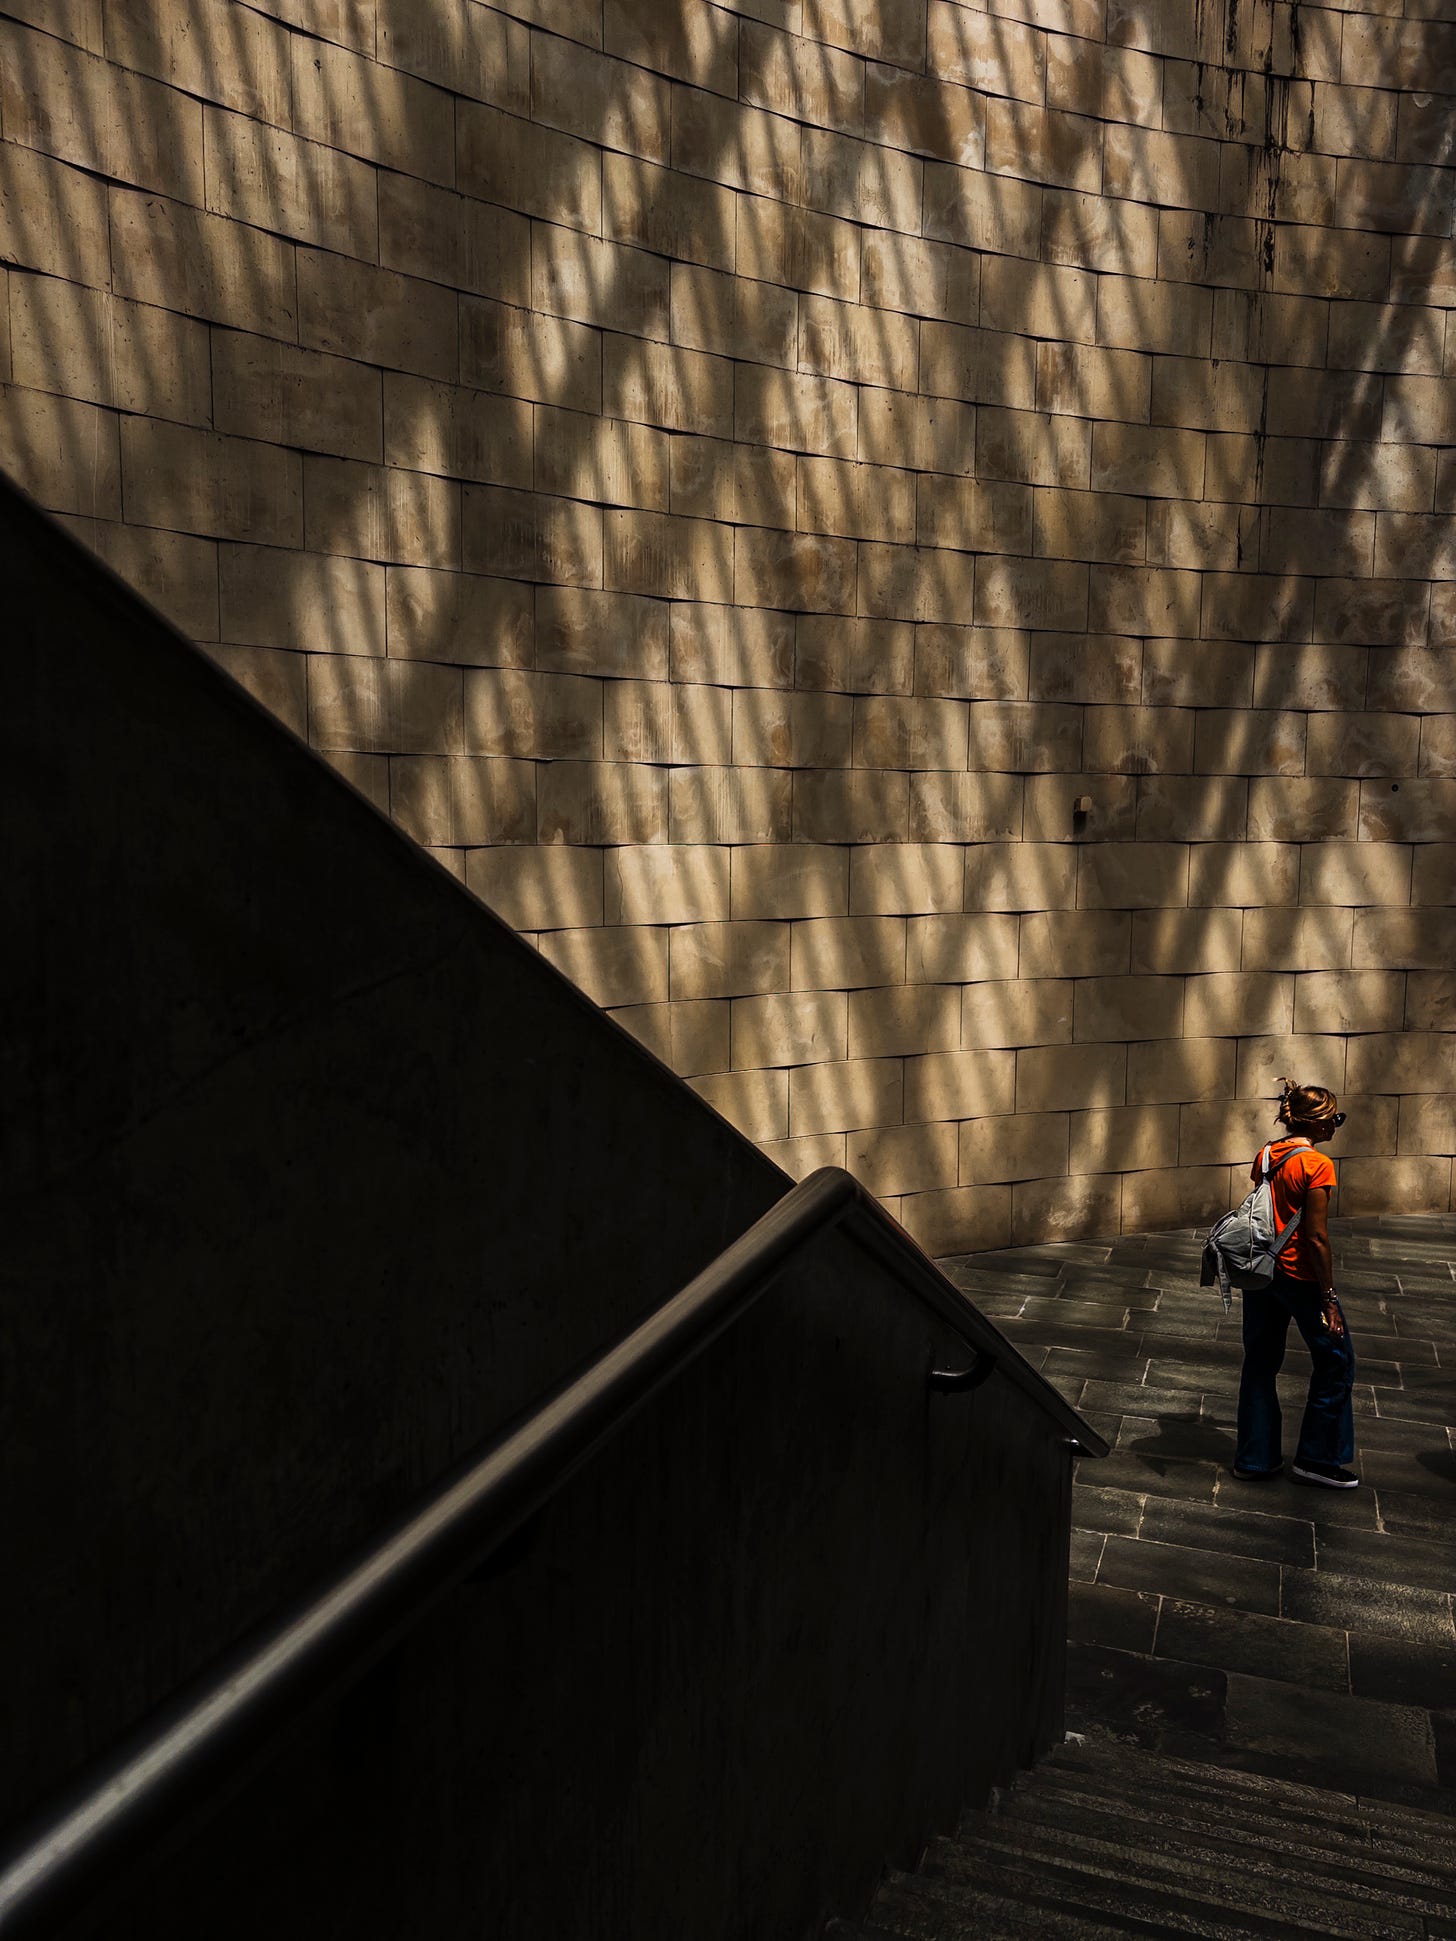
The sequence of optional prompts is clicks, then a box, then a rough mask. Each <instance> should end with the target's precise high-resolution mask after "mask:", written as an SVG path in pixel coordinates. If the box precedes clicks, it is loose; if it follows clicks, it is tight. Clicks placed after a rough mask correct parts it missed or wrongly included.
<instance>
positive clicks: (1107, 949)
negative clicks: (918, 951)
mask: <svg viewBox="0 0 1456 1941" xmlns="http://www.w3.org/2000/svg"><path fill="white" fill-rule="evenodd" d="M1131 923H1132V919H1131V917H1130V916H1129V915H1128V914H1127V912H1126V911H1123V910H1050V911H1041V910H1031V911H1028V912H1027V913H1026V915H1025V916H1023V917H1022V918H1021V933H1020V973H1021V975H1022V976H1023V977H1116V976H1120V975H1121V974H1123V973H1124V972H1126V971H1127V969H1128V968H1129V961H1130V960H1129V949H1130V945H1129V937H1130V927H1131ZM912 961H913V959H912Z"/></svg>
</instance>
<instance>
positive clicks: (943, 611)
mask: <svg viewBox="0 0 1456 1941" xmlns="http://www.w3.org/2000/svg"><path fill="white" fill-rule="evenodd" d="M977 563H978V562H977V561H976V559H974V558H972V556H971V555H970V554H968V553H951V552H935V551H932V550H928V549H926V550H921V549H917V548H915V547H912V546H882V545H877V544H874V543H873V542H871V541H862V542H861V544H860V548H859V584H858V603H859V611H860V612H861V613H862V614H868V615H870V616H871V617H873V618H875V619H880V620H923V621H934V622H938V623H939V622H960V621H964V620H966V619H968V618H970V616H971V615H972V614H973V613H974V612H975V611H976V608H975V605H974V597H973V596H974V589H975V586H976V567H977ZM979 563H980V564H981V565H982V566H985V567H989V566H990V565H991V564H993V562H991V561H988V560H981V561H980V562H979Z"/></svg>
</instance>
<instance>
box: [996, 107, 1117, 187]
mask: <svg viewBox="0 0 1456 1941" xmlns="http://www.w3.org/2000/svg"><path fill="white" fill-rule="evenodd" d="M1102 166H1103V164H1102V130H1101V127H1100V126H1099V124H1098V123H1097V122H1095V121H1092V120H1089V119H1088V118H1086V117H1085V116H1082V115H1076V114H1067V113H1063V112H1060V111H1059V110H1058V109H1056V108H1037V107H1034V106H1032V105H1031V104H1030V103H1027V102H1020V101H997V100H992V101H989V102H988V103H987V104H986V170H987V173H988V174H991V175H1018V176H1031V177H1032V178H1033V179H1034V180H1035V181H1038V182H1047V183H1051V184H1053V185H1054V186H1055V187H1057V188H1063V189H1080V190H1083V191H1086V192H1089V193H1092V194H1095V193H1096V192H1097V190H1098V189H1099V188H1100V186H1101V177H1102Z"/></svg>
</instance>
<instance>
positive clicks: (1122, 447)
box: [1092, 422, 1205, 499]
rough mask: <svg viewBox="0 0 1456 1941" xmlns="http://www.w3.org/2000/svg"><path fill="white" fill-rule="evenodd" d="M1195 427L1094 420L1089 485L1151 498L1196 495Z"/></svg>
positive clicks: (1198, 449) (1199, 480) (1199, 484)
mask: <svg viewBox="0 0 1456 1941" xmlns="http://www.w3.org/2000/svg"><path fill="white" fill-rule="evenodd" d="M1204 454H1205V440H1204V435H1203V433H1202V432H1201V431H1180V430H1175V429H1171V428H1169V427H1166V426H1162V425H1157V426H1147V425H1137V424H1117V423H1112V422H1099V423H1098V424H1097V425H1095V426H1094V428H1093V432H1092V489H1093V490H1094V491H1096V492H1129V493H1134V494H1138V495H1141V496H1143V497H1146V498H1154V499H1197V498H1199V497H1201V496H1202V492H1203V464H1204Z"/></svg>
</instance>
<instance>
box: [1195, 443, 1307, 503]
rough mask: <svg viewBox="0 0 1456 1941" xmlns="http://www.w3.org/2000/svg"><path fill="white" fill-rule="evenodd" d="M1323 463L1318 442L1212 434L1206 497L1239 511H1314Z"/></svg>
mask: <svg viewBox="0 0 1456 1941" xmlns="http://www.w3.org/2000/svg"><path fill="white" fill-rule="evenodd" d="M1320 463H1321V447H1320V445H1319V442H1318V441H1317V440H1316V439H1314V438H1263V439H1260V438H1257V437H1252V436H1250V435H1248V434H1247V433H1244V432H1210V433H1209V434H1208V458H1207V466H1206V469H1205V472H1204V485H1203V496H1204V497H1205V498H1206V499H1209V500H1214V501H1219V502H1227V503H1230V504H1235V505H1239V504H1250V505H1312V504H1313V503H1314V501H1315V500H1316V498H1317V497H1318V495H1319V468H1320Z"/></svg>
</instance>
